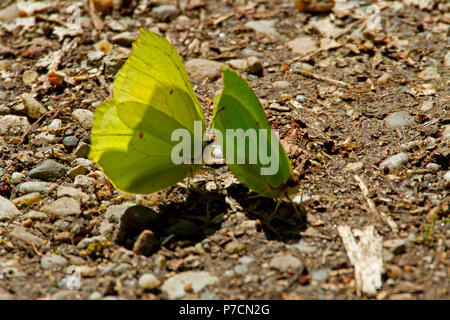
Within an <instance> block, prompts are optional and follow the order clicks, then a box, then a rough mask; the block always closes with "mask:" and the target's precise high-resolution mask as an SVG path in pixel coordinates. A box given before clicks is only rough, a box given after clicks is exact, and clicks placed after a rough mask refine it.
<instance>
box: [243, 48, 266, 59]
mask: <svg viewBox="0 0 450 320" xmlns="http://www.w3.org/2000/svg"><path fill="white" fill-rule="evenodd" d="M242 55H243V56H244V57H252V56H255V57H259V58H262V57H264V53H262V52H260V51H256V50H253V49H249V48H244V49H242Z"/></svg>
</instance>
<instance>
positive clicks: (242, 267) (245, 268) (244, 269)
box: [233, 264, 248, 274]
mask: <svg viewBox="0 0 450 320" xmlns="http://www.w3.org/2000/svg"><path fill="white" fill-rule="evenodd" d="M233 270H234V272H235V273H236V274H246V273H247V272H248V266H247V265H245V264H238V265H237V266H235V267H234V268H233Z"/></svg>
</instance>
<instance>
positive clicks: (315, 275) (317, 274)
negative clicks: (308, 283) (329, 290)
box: [311, 269, 330, 282]
mask: <svg viewBox="0 0 450 320" xmlns="http://www.w3.org/2000/svg"><path fill="white" fill-rule="evenodd" d="M329 277H330V269H318V270H316V271H313V272H312V273H311V280H312V281H315V282H326V281H327V280H328V278H329Z"/></svg>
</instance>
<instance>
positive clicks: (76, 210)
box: [41, 197, 81, 217]
mask: <svg viewBox="0 0 450 320" xmlns="http://www.w3.org/2000/svg"><path fill="white" fill-rule="evenodd" d="M41 210H42V211H44V212H46V213H49V214H54V215H55V216H57V217H63V216H76V215H79V214H81V205H80V201H78V200H75V199H73V198H69V197H62V198H59V199H58V200H56V201H54V202H52V203H50V204H47V205H45V206H43V207H42V208H41Z"/></svg>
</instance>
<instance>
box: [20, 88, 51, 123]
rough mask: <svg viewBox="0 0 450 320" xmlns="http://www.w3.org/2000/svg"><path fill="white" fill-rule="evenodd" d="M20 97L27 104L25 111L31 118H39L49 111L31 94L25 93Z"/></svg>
mask: <svg viewBox="0 0 450 320" xmlns="http://www.w3.org/2000/svg"><path fill="white" fill-rule="evenodd" d="M20 98H21V99H22V102H23V105H24V106H25V111H26V112H27V114H28V115H29V116H30V117H31V118H33V119H39V118H40V117H41V116H42V115H43V114H44V113H46V112H47V110H46V109H45V108H44V106H43V105H42V104H41V103H40V102H39V101H37V100H36V99H35V98H33V96H32V95H31V94H29V93H24V94H22V95H21V96H20Z"/></svg>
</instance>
